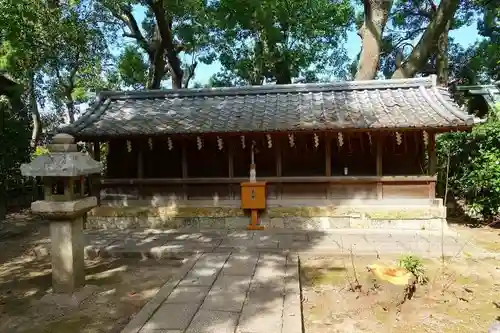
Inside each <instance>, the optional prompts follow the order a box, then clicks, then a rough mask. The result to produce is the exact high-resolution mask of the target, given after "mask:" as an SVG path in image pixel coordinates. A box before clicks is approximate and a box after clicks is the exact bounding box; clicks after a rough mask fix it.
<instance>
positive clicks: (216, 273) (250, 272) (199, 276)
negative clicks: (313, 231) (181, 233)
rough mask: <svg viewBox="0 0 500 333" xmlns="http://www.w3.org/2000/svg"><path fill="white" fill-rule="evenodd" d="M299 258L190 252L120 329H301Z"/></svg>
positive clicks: (231, 332) (198, 332)
mask: <svg viewBox="0 0 500 333" xmlns="http://www.w3.org/2000/svg"><path fill="white" fill-rule="evenodd" d="M300 299H301V297H300V285H299V268H298V258H297V256H293V255H284V254H271V253H260V254H259V253H253V254H240V253H207V254H203V255H200V254H199V255H195V256H194V257H193V258H191V259H190V260H189V261H188V262H187V263H186V264H184V265H183V268H182V269H181V272H179V274H178V275H177V276H176V277H174V278H173V279H171V280H170V281H169V282H167V283H166V284H165V285H164V286H163V287H162V288H161V289H160V291H159V292H158V294H157V295H156V296H155V297H154V298H153V300H151V301H150V302H149V303H147V304H146V306H145V307H144V308H143V309H142V310H141V311H140V312H139V313H138V314H137V315H136V316H135V317H133V319H132V320H131V321H130V322H129V324H128V325H127V326H126V327H125V329H124V330H123V331H122V333H264V332H265V333H268V332H273V333H301V332H302V314H301V302H300Z"/></svg>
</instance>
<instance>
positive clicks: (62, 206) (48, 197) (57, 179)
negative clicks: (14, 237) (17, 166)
mask: <svg viewBox="0 0 500 333" xmlns="http://www.w3.org/2000/svg"><path fill="white" fill-rule="evenodd" d="M48 150H49V153H48V154H45V155H41V156H38V157H37V158H35V159H34V160H33V161H31V163H28V164H23V165H21V173H22V174H23V176H31V177H42V180H43V184H44V193H45V198H44V200H40V201H35V202H33V203H32V204H31V210H32V212H33V213H35V214H37V215H40V216H42V217H44V218H47V219H48V220H50V237H51V256H52V287H53V290H54V292H55V293H69V294H72V293H74V292H75V291H76V290H77V289H78V288H80V287H82V286H83V285H84V284H85V267H84V239H83V218H84V216H85V214H86V213H87V212H88V211H89V210H90V209H92V208H93V207H95V206H97V198H96V197H85V196H84V191H83V189H84V186H83V184H84V182H83V180H84V177H85V176H87V175H89V174H94V173H100V172H101V170H102V166H101V164H100V163H99V162H97V161H95V160H93V159H92V158H90V157H89V156H88V155H86V154H84V153H81V152H79V151H78V149H77V146H76V144H75V139H74V138H73V137H72V136H71V135H68V134H57V135H55V136H54V139H53V141H52V144H50V145H49V146H48Z"/></svg>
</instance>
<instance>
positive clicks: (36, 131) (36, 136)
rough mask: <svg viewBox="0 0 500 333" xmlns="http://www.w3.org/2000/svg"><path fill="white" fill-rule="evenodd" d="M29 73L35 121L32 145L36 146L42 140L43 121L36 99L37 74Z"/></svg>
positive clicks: (29, 88) (30, 107)
mask: <svg viewBox="0 0 500 333" xmlns="http://www.w3.org/2000/svg"><path fill="white" fill-rule="evenodd" d="M28 75H29V78H28V100H29V104H28V105H29V109H30V113H31V120H32V121H33V130H32V132H31V147H32V148H35V147H36V146H37V144H38V141H39V140H40V133H42V121H41V119H40V112H39V111H38V104H37V101H36V92H35V74H33V73H29V74H28Z"/></svg>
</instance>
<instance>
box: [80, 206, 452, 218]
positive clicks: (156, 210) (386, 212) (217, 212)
mask: <svg viewBox="0 0 500 333" xmlns="http://www.w3.org/2000/svg"><path fill="white" fill-rule="evenodd" d="M89 215H90V216H101V217H161V218H169V217H170V218H175V217H241V216H245V215H246V214H245V212H244V211H243V210H242V209H241V208H232V207H146V206H142V207H141V206H137V207H109V206H100V207H96V208H94V209H92V210H91V211H90V212H89ZM442 215H443V214H442V212H441V210H439V209H400V208H397V207H395V208H391V209H373V208H370V207H368V208H357V207H356V208H355V207H349V206H316V207H270V208H268V209H267V210H266V212H265V214H264V216H267V217H269V218H275V217H352V218H363V217H367V218H369V219H373V220H384V219H385V220H392V219H395V220H396V219H399V220H404V219H432V218H442V217H443V216H442Z"/></svg>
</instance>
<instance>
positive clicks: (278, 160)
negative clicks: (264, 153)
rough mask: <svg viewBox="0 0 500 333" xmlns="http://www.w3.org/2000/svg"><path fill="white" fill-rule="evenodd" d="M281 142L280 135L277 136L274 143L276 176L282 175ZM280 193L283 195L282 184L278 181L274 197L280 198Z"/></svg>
mask: <svg viewBox="0 0 500 333" xmlns="http://www.w3.org/2000/svg"><path fill="white" fill-rule="evenodd" d="M281 144H282V140H281V137H278V140H275V145H274V149H275V154H276V177H281V176H282V164H281V163H282V160H281V157H282V156H281ZM282 195H283V184H282V183H278V184H276V198H277V199H281V198H282Z"/></svg>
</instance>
